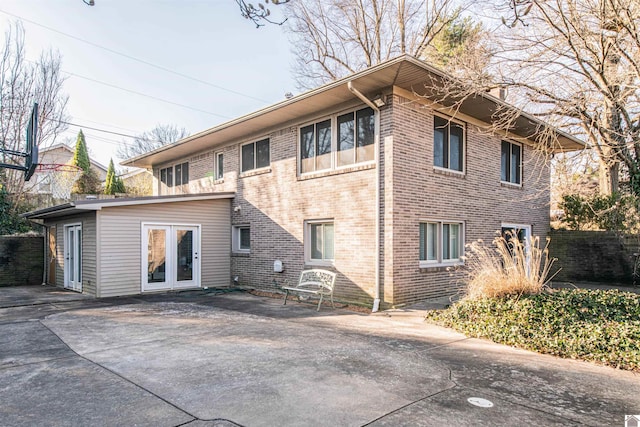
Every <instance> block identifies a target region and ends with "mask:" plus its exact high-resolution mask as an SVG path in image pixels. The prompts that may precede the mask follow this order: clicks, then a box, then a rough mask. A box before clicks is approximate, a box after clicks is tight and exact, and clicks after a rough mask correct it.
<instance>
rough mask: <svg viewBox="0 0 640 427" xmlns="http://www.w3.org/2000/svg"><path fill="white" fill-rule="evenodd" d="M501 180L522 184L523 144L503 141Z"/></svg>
mask: <svg viewBox="0 0 640 427" xmlns="http://www.w3.org/2000/svg"><path fill="white" fill-rule="evenodd" d="M500 181H502V182H506V183H510V184H517V185H522V145H520V144H516V143H514V142H509V141H502V144H501V149H500Z"/></svg>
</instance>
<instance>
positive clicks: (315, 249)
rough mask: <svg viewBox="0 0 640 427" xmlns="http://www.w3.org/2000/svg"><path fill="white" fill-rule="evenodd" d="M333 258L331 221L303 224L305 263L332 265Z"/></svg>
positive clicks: (332, 227) (332, 228) (333, 247)
mask: <svg viewBox="0 0 640 427" xmlns="http://www.w3.org/2000/svg"><path fill="white" fill-rule="evenodd" d="M334 257H335V246H334V226H333V220H318V221H307V222H306V223H305V261H306V262H308V263H316V264H332V263H333V260H334Z"/></svg>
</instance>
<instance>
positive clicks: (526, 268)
mask: <svg viewBox="0 0 640 427" xmlns="http://www.w3.org/2000/svg"><path fill="white" fill-rule="evenodd" d="M493 243H494V246H495V248H491V247H487V246H485V245H484V244H483V242H482V241H477V242H474V243H472V244H471V245H469V249H468V251H467V253H468V254H469V255H468V256H467V257H466V260H465V265H466V268H467V271H468V281H467V288H466V298H470V299H475V298H482V297H491V298H493V297H501V296H505V295H522V294H535V293H538V292H540V291H541V290H542V289H544V287H545V286H546V284H547V282H548V281H549V280H551V276H550V271H551V267H552V265H553V262H554V260H553V259H551V258H549V249H548V247H549V239H547V241H546V244H545V246H544V247H543V248H541V247H540V238H539V237H534V238H532V239H527V240H526V241H525V242H521V241H520V240H518V236H517V235H515V234H511V233H508V234H507V235H506V236H499V237H496V238H495V239H494V240H493Z"/></svg>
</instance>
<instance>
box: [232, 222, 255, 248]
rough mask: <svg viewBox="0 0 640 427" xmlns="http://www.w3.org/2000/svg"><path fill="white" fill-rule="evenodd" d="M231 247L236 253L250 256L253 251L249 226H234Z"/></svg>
mask: <svg viewBox="0 0 640 427" xmlns="http://www.w3.org/2000/svg"><path fill="white" fill-rule="evenodd" d="M231 246H232V250H233V252H235V253H247V254H248V253H249V252H250V251H251V227H250V226H248V225H234V226H233V229H232V235H231Z"/></svg>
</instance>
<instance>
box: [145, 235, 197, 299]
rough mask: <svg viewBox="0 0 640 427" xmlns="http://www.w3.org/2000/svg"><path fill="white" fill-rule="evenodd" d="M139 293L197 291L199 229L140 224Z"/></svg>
mask: <svg viewBox="0 0 640 427" xmlns="http://www.w3.org/2000/svg"><path fill="white" fill-rule="evenodd" d="M142 251H143V253H142V259H143V264H144V265H143V267H142V291H143V292H145V291H158V290H172V289H182V288H198V287H200V227H199V226H197V225H193V226H191V225H165V224H143V226H142Z"/></svg>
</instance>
